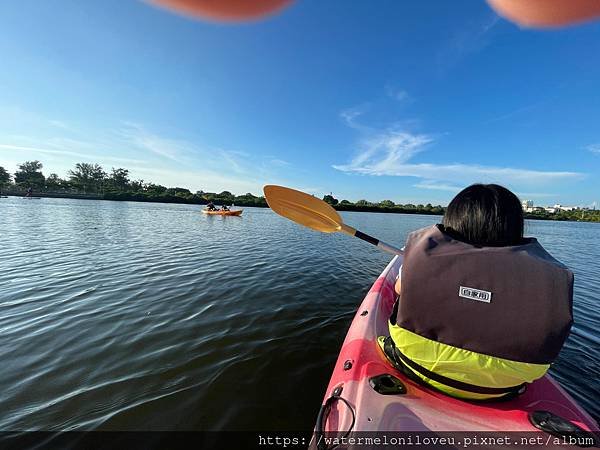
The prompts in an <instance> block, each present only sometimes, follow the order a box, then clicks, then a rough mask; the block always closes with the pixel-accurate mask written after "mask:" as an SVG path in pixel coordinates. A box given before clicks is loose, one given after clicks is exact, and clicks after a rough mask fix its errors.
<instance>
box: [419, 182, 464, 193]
mask: <svg viewBox="0 0 600 450" xmlns="http://www.w3.org/2000/svg"><path fill="white" fill-rule="evenodd" d="M413 187H416V188H420V189H430V190H435V191H448V192H455V193H456V192H459V191H460V190H461V189H463V187H460V186H453V185H450V184H445V183H440V182H438V181H432V180H424V181H421V182H420V183H417V184H414V185H413Z"/></svg>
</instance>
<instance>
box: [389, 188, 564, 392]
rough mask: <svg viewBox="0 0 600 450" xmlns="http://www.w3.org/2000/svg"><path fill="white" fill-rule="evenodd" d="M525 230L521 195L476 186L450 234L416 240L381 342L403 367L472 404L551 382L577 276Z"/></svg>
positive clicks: (466, 193) (455, 203)
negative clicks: (548, 374) (545, 380)
mask: <svg viewBox="0 0 600 450" xmlns="http://www.w3.org/2000/svg"><path fill="white" fill-rule="evenodd" d="M523 227H524V225H523V210H522V207H521V203H520V201H519V199H518V198H517V197H516V196H515V195H514V194H513V193H512V192H510V191H509V190H508V189H506V188H504V187H502V186H498V185H495V184H475V185H472V186H469V187H467V188H466V189H464V190H463V191H461V192H460V193H459V194H458V195H457V196H456V197H455V198H454V199H453V200H452V201H451V202H450V204H449V205H448V208H447V209H446V213H445V215H444V218H443V223H442V224H441V225H436V226H432V227H428V228H424V229H421V230H417V231H415V232H413V233H411V234H410V235H409V237H408V240H407V243H406V247H405V255H404V261H403V265H402V268H401V276H400V274H399V275H398V279H397V281H396V285H395V290H396V293H397V294H398V295H399V297H398V300H397V301H396V304H395V306H394V310H393V312H392V315H391V317H390V322H389V331H390V336H389V337H385V338H383V337H382V338H380V339H379V342H380V345H381V346H382V348H383V349H384V352H385V354H386V356H387V357H388V359H390V360H391V361H392V363H394V365H396V366H397V367H398V368H399V369H400V370H402V371H403V372H404V373H406V374H407V375H408V376H409V377H411V378H413V379H415V380H418V381H420V382H424V383H426V384H428V385H429V386H431V387H433V388H436V389H438V390H440V391H442V392H444V393H446V394H449V395H452V396H455V397H459V398H463V399H470V400H488V399H500V398H511V397H514V396H515V395H518V394H520V393H522V392H523V391H524V390H525V387H526V385H527V383H531V382H533V381H534V380H536V379H538V378H541V377H542V376H544V374H545V373H546V371H547V370H548V368H549V367H550V364H551V363H552V362H553V361H554V360H555V358H556V357H557V355H558V353H559V351H560V349H561V348H562V346H563V344H564V342H565V340H566V338H567V336H568V334H569V331H570V329H571V324H572V322H573V318H572V302H573V274H572V272H571V271H569V270H568V269H567V268H566V267H565V266H564V265H563V264H561V263H560V262H558V261H557V260H556V259H554V258H553V257H552V256H551V255H550V254H549V253H548V252H546V250H544V248H543V247H542V246H541V245H540V244H539V243H538V242H537V240H536V239H534V238H523Z"/></svg>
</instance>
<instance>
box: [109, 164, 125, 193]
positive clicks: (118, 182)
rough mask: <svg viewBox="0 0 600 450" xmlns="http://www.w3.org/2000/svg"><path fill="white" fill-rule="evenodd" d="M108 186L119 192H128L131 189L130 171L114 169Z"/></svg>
mask: <svg viewBox="0 0 600 450" xmlns="http://www.w3.org/2000/svg"><path fill="white" fill-rule="evenodd" d="M108 184H109V185H110V187H112V188H113V189H115V190H117V191H120V192H123V191H126V190H127V188H128V187H129V170H127V169H122V168H118V169H115V168H114V167H113V168H112V170H111V173H110V175H109V177H108Z"/></svg>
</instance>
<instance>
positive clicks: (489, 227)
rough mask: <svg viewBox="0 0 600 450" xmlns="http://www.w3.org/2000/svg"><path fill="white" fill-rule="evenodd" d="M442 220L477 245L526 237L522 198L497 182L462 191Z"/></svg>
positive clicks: (452, 231)
mask: <svg viewBox="0 0 600 450" xmlns="http://www.w3.org/2000/svg"><path fill="white" fill-rule="evenodd" d="M442 223H443V225H444V230H445V232H446V233H448V234H449V235H450V236H452V237H454V238H456V239H458V240H460V241H463V242H467V243H469V244H472V245H476V246H482V247H504V246H508V245H519V244H521V243H522V241H523V208H522V207H521V202H520V201H519V199H518V197H517V196H516V195H515V194H513V193H512V192H511V191H509V190H508V189H506V188H505V187H502V186H499V185H497V184H473V185H471V186H469V187H467V188H465V189H463V190H462V191H460V192H459V193H458V194H457V195H456V197H454V198H453V199H452V201H451V202H450V204H449V205H448V207H447V208H446V213H445V214H444V219H443V222H442Z"/></svg>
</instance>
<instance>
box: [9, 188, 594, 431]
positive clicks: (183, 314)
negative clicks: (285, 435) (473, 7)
mask: <svg viewBox="0 0 600 450" xmlns="http://www.w3.org/2000/svg"><path fill="white" fill-rule="evenodd" d="M344 218H345V221H346V222H348V223H349V224H352V225H354V226H356V227H357V228H359V229H361V230H363V231H365V232H368V233H370V234H372V235H374V236H377V237H379V238H381V239H383V240H385V241H387V242H390V243H392V244H396V245H399V246H401V245H402V244H403V241H404V239H405V237H406V235H407V233H408V232H410V231H412V230H414V229H417V228H419V227H423V226H427V225H429V224H432V223H435V222H436V221H437V220H438V218H436V217H431V216H411V215H392V214H387V215H384V214H367V213H346V214H344ZM527 226H528V232H529V234H530V235H535V236H537V237H538V238H539V239H540V241H541V242H542V244H543V245H544V246H545V247H546V248H547V249H548V250H549V251H550V252H552V253H553V254H554V255H555V256H556V257H557V258H558V259H560V260H562V261H563V262H564V263H566V264H567V265H568V266H570V267H571V268H572V269H573V270H574V272H575V277H576V285H575V318H576V325H575V328H574V331H573V333H572V335H571V337H570V338H569V341H568V345H567V347H566V348H565V349H564V350H563V352H562V353H561V357H560V359H559V361H558V362H557V364H556V365H555V367H554V369H553V373H554V375H555V376H556V377H557V378H558V379H559V380H560V382H561V383H562V384H563V386H565V387H566V388H567V390H568V391H569V392H570V393H572V394H573V395H574V396H575V397H576V398H577V399H578V400H579V401H580V402H581V403H582V404H583V405H584V407H586V409H587V410H588V411H589V412H591V413H592V414H593V415H594V416H595V417H596V418H598V417H599V416H600V406H599V405H598V402H597V401H598V399H599V398H600V381H599V378H600V377H599V374H600V351H599V349H600V336H599V332H598V330H599V329H600V312H599V308H598V305H599V304H600V280H599V278H598V274H599V273H600V248H599V247H598V246H597V245H595V243H597V242H599V241H600V225H599V224H585V223H581V224H580V223H554V222H530V223H528V225H527ZM0 232H1V237H2V239H1V242H0V308H1V309H0V311H1V312H0V354H2V368H1V369H0V404H1V405H2V408H1V412H0V429H1V430H24V429H27V430H65V429H101V430H123V429H125V430H140V429H156V430H158V429H161V430H223V429H225V430H257V429H260V430H299V431H300V430H310V429H312V427H313V425H314V421H315V417H316V414H317V411H318V408H319V405H320V402H321V399H322V397H323V394H324V389H325V387H326V384H327V382H328V380H329V376H330V374H331V371H332V368H333V365H334V363H335V360H336V356H337V352H338V350H339V347H340V345H341V343H342V340H343V338H344V336H345V333H346V331H347V328H348V326H349V323H350V320H351V318H352V316H353V314H354V311H355V309H356V308H357V306H358V305H359V303H360V302H361V300H362V299H363V296H364V295H365V293H366V291H367V290H368V289H369V287H370V285H371V284H372V282H373V281H374V280H375V279H376V277H377V275H378V274H379V273H380V272H381V270H382V269H383V268H384V266H385V264H386V263H387V262H388V261H389V259H390V257H389V256H388V255H386V254H383V253H381V252H379V251H378V250H376V249H374V248H371V247H370V246H369V245H367V244H365V243H362V242H360V241H359V240H357V239H351V238H349V237H346V236H343V235H323V234H318V233H316V232H312V231H310V230H306V229H303V228H301V227H299V226H296V225H294V224H292V223H291V222H288V221H286V220H284V219H282V218H280V217H278V216H276V215H275V214H274V213H272V212H271V211H270V210H267V209H253V208H247V209H246V211H245V212H244V215H243V216H242V217H240V218H236V217H224V218H223V217H206V216H204V215H202V214H200V213H199V207H197V206H188V205H166V204H148V203H125V202H100V201H78V200H60V199H42V200H24V199H17V198H10V199H0Z"/></svg>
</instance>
